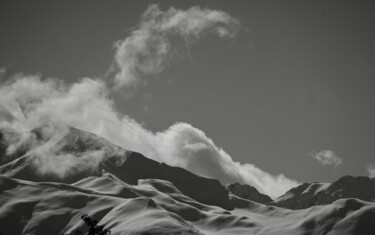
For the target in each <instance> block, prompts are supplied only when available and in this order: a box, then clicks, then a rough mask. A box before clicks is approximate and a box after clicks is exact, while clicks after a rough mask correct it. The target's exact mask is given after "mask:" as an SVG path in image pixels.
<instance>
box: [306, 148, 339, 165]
mask: <svg viewBox="0 0 375 235" xmlns="http://www.w3.org/2000/svg"><path fill="white" fill-rule="evenodd" d="M311 157H313V158H315V159H316V160H318V162H319V163H320V164H321V165H322V166H333V167H335V168H336V167H338V166H339V165H340V164H342V159H341V158H340V157H338V156H337V155H336V154H335V153H334V152H333V151H331V150H322V151H320V152H318V153H312V154H311Z"/></svg>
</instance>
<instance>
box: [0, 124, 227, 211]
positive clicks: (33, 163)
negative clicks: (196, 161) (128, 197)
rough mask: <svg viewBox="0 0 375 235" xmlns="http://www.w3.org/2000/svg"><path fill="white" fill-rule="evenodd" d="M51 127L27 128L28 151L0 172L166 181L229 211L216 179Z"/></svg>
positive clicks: (38, 178) (37, 177)
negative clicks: (112, 175) (108, 175)
mask: <svg viewBox="0 0 375 235" xmlns="http://www.w3.org/2000/svg"><path fill="white" fill-rule="evenodd" d="M51 128H53V127H51V126H47V127H41V128H38V129H35V130H33V131H32V132H31V133H30V135H29V136H27V138H28V139H27V140H26V141H24V142H26V143H29V145H28V147H29V148H30V149H29V150H28V151H26V152H25V154H24V155H23V156H21V157H18V158H16V159H15V160H13V161H11V162H8V163H6V164H4V165H2V166H0V174H2V175H4V176H8V177H13V178H17V179H24V180H31V181H35V182H42V181H52V182H63V183H73V182H76V181H78V180H80V179H82V178H85V177H89V176H101V174H102V172H103V170H106V171H108V172H112V173H114V175H116V176H117V177H118V178H120V179H121V180H122V181H124V182H126V183H129V184H132V185H136V184H137V183H138V180H140V179H161V180H167V181H169V182H171V183H173V184H174V185H175V186H176V187H177V188H178V189H179V190H180V191H181V192H182V193H184V194H185V195H187V196H189V197H191V198H193V199H195V200H197V201H199V202H202V203H205V204H208V205H216V206H220V207H222V208H226V209H233V208H232V207H231V206H230V204H229V196H228V191H227V190H226V189H225V187H224V186H223V185H222V184H221V183H220V182H219V181H218V180H216V179H208V178H204V177H199V176H197V175H194V174H193V173H190V172H189V171H187V170H185V169H182V168H180V167H171V166H168V165H166V164H164V163H159V162H156V161H154V160H151V159H149V158H146V157H145V156H143V155H142V154H140V153H136V152H131V151H126V150H124V149H121V148H120V147H118V146H116V145H114V144H112V143H110V142H109V141H107V140H105V139H103V138H101V137H98V136H96V135H94V134H92V133H88V132H84V131H82V130H78V129H76V128H72V127H60V126H59V127H57V128H58V133H56V132H53V133H52V132H51V131H50V129H51ZM45 129H47V130H45ZM66 159H68V160H69V162H68V163H67V162H66ZM46 162H47V163H46ZM58 164H60V165H58ZM52 165H53V166H52ZM55 165H57V166H55ZM49 168H51V169H49Z"/></svg>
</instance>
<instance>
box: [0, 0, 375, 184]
mask: <svg viewBox="0 0 375 235" xmlns="http://www.w3.org/2000/svg"><path fill="white" fill-rule="evenodd" d="M152 3H158V4H159V6H160V8H161V9H167V8H169V7H171V6H174V7H176V8H182V9H187V8H189V7H191V6H194V5H199V6H202V7H208V8H212V9H219V10H222V11H225V12H227V13H229V14H230V15H231V16H233V17H235V18H237V19H238V20H239V21H240V23H241V25H242V27H243V29H244V30H243V31H242V32H241V33H240V34H239V35H238V37H236V38H235V39H231V40H218V39H214V38H210V37H208V38H205V39H203V40H201V41H200V42H199V43H197V44H195V45H193V46H192V47H191V48H190V49H186V53H185V55H183V56H180V58H178V59H177V60H176V61H175V62H174V63H172V64H170V66H168V68H166V69H165V70H164V71H163V72H162V73H160V74H158V75H155V76H154V77H153V78H152V79H149V80H148V81H149V82H148V84H147V85H146V86H142V87H140V88H139V90H138V91H137V92H136V93H135V94H134V95H133V97H131V98H130V99H127V100H126V101H124V99H123V98H124V97H123V95H119V94H114V97H113V98H114V99H115V101H116V105H117V107H118V108H119V109H120V110H122V112H124V113H126V114H128V115H129V116H131V117H133V118H135V119H136V120H138V121H139V122H141V123H143V124H144V125H145V127H147V128H148V129H150V130H153V131H161V130H164V129H166V128H168V127H169V126H170V125H172V124H173V123H175V122H177V121H184V122H188V123H191V124H192V125H193V126H196V127H198V128H200V129H201V130H203V131H204V132H205V133H206V134H207V136H209V137H210V138H212V139H213V141H214V142H215V144H216V145H217V146H220V147H221V148H223V149H224V150H225V151H226V152H227V153H229V154H230V155H231V156H232V158H233V159H234V160H236V161H240V162H242V163H246V162H249V163H252V164H255V165H256V166H258V167H260V168H261V169H263V170H266V171H268V172H270V173H272V174H277V173H280V172H283V173H284V174H286V175H287V176H288V177H290V178H294V179H296V180H298V181H332V180H334V179H336V178H338V177H340V176H342V175H345V174H351V175H367V172H366V167H367V166H368V165H369V164H374V163H375V158H374V152H375V125H374V120H375V105H374V102H375V92H374V91H373V90H374V88H375V81H374V78H375V65H374V62H375V43H374V42H375V3H374V2H373V1H249V0H246V1H245V0H243V1H214V0H212V1H160V2H157V1H59V2H56V1H53V2H52V1H1V2H0V29H1V37H0V67H4V68H6V69H7V72H6V74H7V75H11V74H14V73H17V72H24V73H41V74H43V77H58V78H60V79H65V80H66V81H67V82H74V81H76V80H78V79H79V78H81V77H86V76H89V77H94V76H102V75H104V74H105V73H106V72H107V70H108V68H109V66H110V65H111V63H112V61H113V54H114V48H113V44H114V42H115V41H117V40H120V39H123V38H125V37H126V36H127V35H128V34H129V32H130V31H131V29H133V28H134V27H135V26H136V25H137V23H138V22H139V19H140V16H141V14H142V13H143V12H144V10H145V9H146V8H147V6H148V5H149V4H152ZM322 150H331V151H333V152H334V153H335V154H336V156H338V157H340V158H341V159H342V162H343V163H342V164H340V165H338V166H337V168H334V167H323V166H321V165H320V164H319V163H318V161H316V160H315V159H314V158H312V157H309V155H310V154H311V153H312V152H320V151H322Z"/></svg>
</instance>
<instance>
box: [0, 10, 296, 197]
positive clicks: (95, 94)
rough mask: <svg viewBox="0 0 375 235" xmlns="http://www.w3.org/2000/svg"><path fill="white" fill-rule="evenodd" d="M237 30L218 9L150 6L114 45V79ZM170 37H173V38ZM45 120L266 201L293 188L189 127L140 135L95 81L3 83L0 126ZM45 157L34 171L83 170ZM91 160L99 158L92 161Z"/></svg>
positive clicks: (18, 79)
mask: <svg viewBox="0 0 375 235" xmlns="http://www.w3.org/2000/svg"><path fill="white" fill-rule="evenodd" d="M236 24H238V22H237V21H235V20H234V19H233V18H232V17H231V16H229V15H228V14H227V13H224V12H221V11H213V10H207V9H201V8H199V7H193V8H190V9H188V10H186V11H183V10H177V9H174V8H171V9H169V10H168V11H165V12H163V11H161V10H159V8H158V7H157V6H151V7H149V8H148V10H147V11H146V12H145V14H144V15H143V17H142V21H141V23H140V25H139V27H138V28H137V29H135V31H133V32H132V33H131V34H130V36H129V37H128V38H126V39H124V40H123V41H120V42H117V51H116V55H115V60H116V62H117V63H118V67H119V72H118V74H117V75H116V76H115V78H114V79H115V80H116V83H117V85H118V86H123V85H126V84H128V83H129V82H130V83H131V82H134V81H135V80H136V79H138V76H139V74H138V73H140V72H141V73H157V72H158V71H161V70H162V69H163V68H164V66H165V64H166V63H167V62H168V60H169V58H170V56H171V55H172V54H173V51H174V50H173V49H171V48H172V44H173V43H175V42H174V40H177V39H181V38H182V39H183V40H188V41H192V42H194V41H195V40H197V39H198V38H199V37H201V36H202V35H203V34H205V33H210V32H212V33H215V34H216V35H219V37H229V36H231V35H233V30H232V28H231V27H232V25H236ZM170 36H172V37H170ZM174 36H178V37H177V39H176V38H174ZM48 122H61V123H66V124H67V125H71V126H74V127H77V128H80V129H83V130H86V131H90V132H92V133H95V134H97V135H99V136H102V137H104V138H106V139H108V140H110V141H111V142H113V143H115V144H117V145H119V146H122V147H124V148H125V149H129V150H133V151H137V152H140V153H143V154H144V155H145V156H147V157H149V158H152V159H155V160H157V161H162V162H165V163H167V164H169V165H173V166H180V167H184V168H186V169H188V170H190V171H192V172H195V173H196V174H199V175H202V176H207V177H214V178H217V179H219V180H220V181H221V182H223V183H230V182H240V183H247V184H251V185H253V186H255V187H256V188H258V189H259V190H260V191H261V192H263V193H266V194H268V195H270V196H272V197H277V196H280V195H281V194H283V193H285V192H286V191H287V190H289V189H290V188H292V187H295V186H296V185H298V182H296V181H295V180H292V179H289V178H287V177H285V176H284V175H283V174H279V175H271V174H269V173H268V172H266V171H264V170H261V169H259V168H258V167H256V166H255V165H253V164H250V163H246V164H243V163H240V162H236V161H234V160H233V159H232V157H231V156H230V155H229V154H228V153H226V152H225V151H224V150H223V149H221V148H220V147H218V146H216V145H215V143H214V142H213V140H211V139H210V138H209V137H207V136H206V134H205V133H204V132H203V131H202V130H199V129H198V128H195V127H193V126H191V125H190V124H188V123H181V122H178V123H175V124H173V125H172V126H170V127H169V128H168V129H166V130H164V131H162V132H156V133H155V132H152V131H150V130H147V129H146V128H144V127H143V126H142V125H141V124H139V123H138V122H137V121H136V120H134V119H132V118H130V117H129V116H128V115H126V114H124V113H121V112H120V111H118V110H117V109H116V105H115V103H114V101H113V100H112V99H111V98H110V90H109V89H108V87H107V86H106V83H105V82H104V81H102V80H100V79H92V78H83V79H81V80H80V81H78V82H75V83H73V84H66V83H64V82H63V80H57V79H44V80H43V79H41V78H40V76H35V75H22V74H18V75H15V76H14V77H13V79H12V80H11V81H9V82H7V83H3V84H2V86H1V87H0V127H7V128H11V129H15V130H22V131H24V130H31V129H33V128H36V127H38V126H40V125H42V124H45V123H48ZM98 154H99V153H98ZM94 155H95V154H94ZM99 155H100V154H99ZM48 156H49V157H50V159H49V160H48V161H47V160H45V159H44V160H43V159H42V161H40V162H38V164H39V166H40V169H39V171H41V173H44V172H53V171H55V168H54V167H53V166H58V165H59V164H62V163H63V165H64V166H66V167H67V169H66V171H62V172H61V171H58V172H56V174H58V175H60V176H63V175H65V174H66V172H69V173H71V171H72V170H73V171H74V170H76V169H79V168H77V167H76V166H77V164H79V165H82V162H81V161H80V162H79V163H76V162H75V161H74V160H73V159H74V158H72V156H71V155H69V156H57V157H56V156H54V155H53V154H52V155H48ZM85 159H86V158H82V160H85ZM95 159H98V156H97V155H95ZM93 162H96V160H95V161H93Z"/></svg>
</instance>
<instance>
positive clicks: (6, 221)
mask: <svg viewBox="0 0 375 235" xmlns="http://www.w3.org/2000/svg"><path fill="white" fill-rule="evenodd" d="M0 161H1V166H0V174H1V176H0V225H1V226H0V233H1V234H70V233H72V232H74V231H83V232H87V231H88V230H87V229H88V228H87V226H85V225H84V223H82V221H81V216H82V215H84V214H87V215H89V216H90V218H92V220H95V221H97V224H98V225H100V226H104V227H105V228H106V229H109V230H110V231H111V234H331V235H332V234H375V226H374V225H373V221H375V203H374V202H373V201H372V200H374V192H375V190H373V187H374V180H373V179H369V178H366V177H349V176H347V177H343V178H341V179H339V180H338V181H337V182H334V183H331V184H321V183H312V184H302V185H300V186H298V187H296V188H294V189H291V190H290V191H288V192H287V193H286V194H285V195H283V196H281V197H279V198H278V199H276V200H274V201H273V200H272V199H271V198H270V197H268V196H267V195H264V194H262V193H260V192H258V190H257V189H256V188H254V187H252V186H249V185H241V184H232V185H228V186H224V185H223V184H221V183H220V182H219V181H218V180H216V179H209V178H204V177H200V176H197V175H195V174H193V173H191V172H189V171H187V170H185V169H182V168H179V167H172V166H168V165H166V164H164V163H159V162H156V161H154V160H151V159H149V158H147V157H146V156H143V155H142V154H140V153H136V152H132V151H127V150H125V149H123V148H120V147H119V146H117V145H114V144H112V143H111V142H109V141H107V140H105V139H103V138H101V137H99V136H96V135H94V134H92V133H88V132H85V131H82V130H79V129H76V128H73V127H68V126H65V125H61V124H58V125H57V124H48V125H44V126H41V127H39V128H37V129H34V130H32V131H30V132H23V133H18V132H14V131H12V130H5V129H3V130H1V131H0ZM353 197H354V198H356V199H354V198H353ZM282 207H284V208H282ZM288 208H289V209H288ZM303 208H306V209H303ZM291 209H298V210H291Z"/></svg>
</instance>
